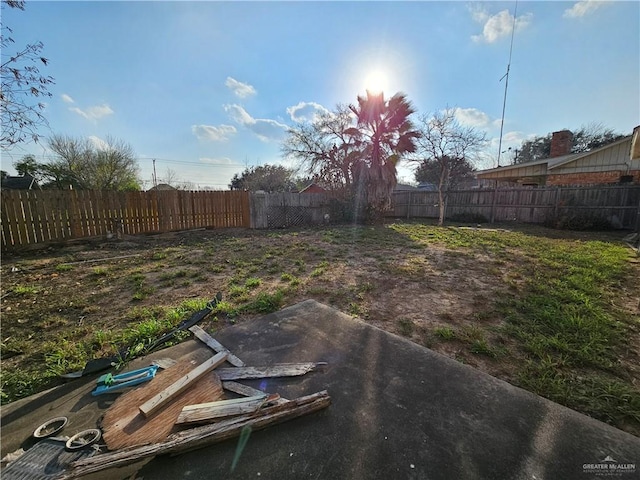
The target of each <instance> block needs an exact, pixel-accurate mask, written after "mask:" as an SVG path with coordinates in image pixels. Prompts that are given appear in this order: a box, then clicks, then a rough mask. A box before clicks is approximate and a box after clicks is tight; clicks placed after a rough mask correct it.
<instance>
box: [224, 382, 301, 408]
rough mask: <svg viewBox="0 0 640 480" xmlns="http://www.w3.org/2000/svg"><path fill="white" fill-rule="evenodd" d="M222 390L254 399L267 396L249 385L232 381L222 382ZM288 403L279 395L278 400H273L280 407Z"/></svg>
mask: <svg viewBox="0 0 640 480" xmlns="http://www.w3.org/2000/svg"><path fill="white" fill-rule="evenodd" d="M222 388H224V389H225V390H229V391H230V392H233V393H237V394H238V395H244V396H245V397H254V396H256V395H263V394H266V392H263V391H262V390H258V389H257V388H253V387H249V386H247V385H243V384H242V383H238V382H232V381H228V382H222ZM288 401H289V400H287V399H286V398H282V397H281V396H280V395H278V399H277V400H273V403H275V404H276V405H280V404H282V403H286V402H288Z"/></svg>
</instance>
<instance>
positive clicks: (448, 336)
mask: <svg viewBox="0 0 640 480" xmlns="http://www.w3.org/2000/svg"><path fill="white" fill-rule="evenodd" d="M433 333H434V334H435V335H437V336H438V337H440V338H442V339H444V340H453V339H454V338H456V332H455V331H454V330H453V329H452V328H451V327H436V328H435V329H434V330H433Z"/></svg>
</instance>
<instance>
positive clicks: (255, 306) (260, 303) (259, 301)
mask: <svg viewBox="0 0 640 480" xmlns="http://www.w3.org/2000/svg"><path fill="white" fill-rule="evenodd" d="M283 301H284V292H283V291H282V290H277V291H276V292H275V293H267V292H260V293H259V294H258V295H257V296H256V297H255V298H254V299H253V300H252V301H250V302H249V303H247V304H245V305H244V306H242V307H241V308H240V311H242V312H244V313H271V312H275V311H277V310H279V309H280V307H281V306H282V302H283Z"/></svg>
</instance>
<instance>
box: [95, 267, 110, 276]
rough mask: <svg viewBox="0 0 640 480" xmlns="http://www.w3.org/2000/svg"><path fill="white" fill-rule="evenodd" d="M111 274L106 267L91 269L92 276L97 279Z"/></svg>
mask: <svg viewBox="0 0 640 480" xmlns="http://www.w3.org/2000/svg"><path fill="white" fill-rule="evenodd" d="M108 273H109V269H108V268H106V267H93V268H92V269H91V274H92V275H94V276H96V277H102V276H105V275H107V274H108Z"/></svg>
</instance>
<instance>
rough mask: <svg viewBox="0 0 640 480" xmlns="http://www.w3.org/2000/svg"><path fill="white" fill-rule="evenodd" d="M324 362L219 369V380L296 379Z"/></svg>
mask: <svg viewBox="0 0 640 480" xmlns="http://www.w3.org/2000/svg"><path fill="white" fill-rule="evenodd" d="M326 365H327V364H326V362H315V363H314V362H309V363H277V364H275V365H271V366H269V367H234V368H219V369H218V370H216V373H217V374H218V376H219V377H220V380H250V379H255V378H276V377H296V376H298V375H304V374H305V373H309V372H313V371H315V370H318V369H320V368H323V367H325V366H326Z"/></svg>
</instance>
